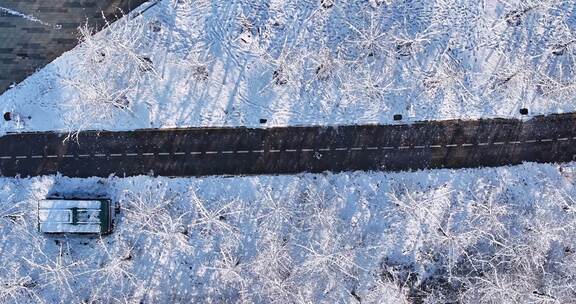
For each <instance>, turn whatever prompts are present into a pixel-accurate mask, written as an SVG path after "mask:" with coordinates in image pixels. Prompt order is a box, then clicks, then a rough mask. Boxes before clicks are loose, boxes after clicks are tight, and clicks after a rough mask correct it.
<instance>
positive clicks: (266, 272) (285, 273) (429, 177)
mask: <svg viewBox="0 0 576 304" xmlns="http://www.w3.org/2000/svg"><path fill="white" fill-rule="evenodd" d="M575 181H576V164H575V163H572V164H568V165H563V166H553V165H534V164H525V165H521V166H517V167H513V168H496V169H474V170H457V171H449V170H437V171H422V172H414V173H392V174H386V173H362V172H358V173H351V174H335V175H333V174H320V175H312V174H307V175H297V176H261V177H233V178H222V177H213V178H197V179H168V178H153V177H147V176H141V177H134V178H116V177H111V178H108V179H96V178H93V179H83V180H81V179H69V178H63V177H55V176H51V177H41V178H31V179H2V180H0V185H1V186H0V260H1V261H2V263H1V264H0V302H3V303H5V302H10V303H30V302H37V303H59V302H75V303H81V302H82V303H116V302H117V303H125V302H128V303H138V302H140V303H194V302H203V303H234V302H244V303H355V302H360V301H362V303H448V302H450V303H456V302H458V301H461V302H462V303H573V301H574V299H576V289H575V286H574V282H576V239H575V238H574V235H575V233H576V201H575V200H574V197H575V196H576V188H575V187H574V183H575ZM78 189H81V190H83V191H89V192H96V193H102V194H106V195H109V196H110V197H111V198H112V199H114V200H117V201H119V202H120V203H121V207H122V211H121V214H120V216H119V222H118V223H117V224H116V227H115V232H114V233H113V234H112V235H110V236H107V237H103V238H89V239H87V238H79V237H63V236H59V237H58V236H54V237H50V236H45V235H41V234H39V233H37V231H36V229H37V228H36V218H35V216H36V215H35V212H34V210H35V208H36V201H37V200H38V199H40V198H44V197H45V196H46V195H48V194H49V193H66V192H67V191H72V192H75V191H78Z"/></svg>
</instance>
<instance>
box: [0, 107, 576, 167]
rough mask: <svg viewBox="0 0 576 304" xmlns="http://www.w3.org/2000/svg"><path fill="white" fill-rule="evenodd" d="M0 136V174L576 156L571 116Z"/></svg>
mask: <svg viewBox="0 0 576 304" xmlns="http://www.w3.org/2000/svg"><path fill="white" fill-rule="evenodd" d="M64 138H65V135H63V134H56V133H23V134H11V135H7V136H3V137H0V176H9V177H11V176H18V175H19V176H22V177H25V176H37V175H49V174H55V173H58V172H59V173H61V174H62V175H64V176H71V177H89V176H102V177H105V176H109V175H110V174H115V175H117V176H133V175H141V174H152V175H162V176H203V175H251V174H288V173H300V172H323V171H333V172H340V171H353V170H385V171H400V170H417V169H433V168H468V167H490V166H501V165H514V164H519V163H522V162H567V161H572V160H575V159H576V114H575V113H571V114H559V115H548V116H537V117H534V118H532V119H530V120H526V121H521V120H516V119H485V120H475V121H460V120H448V121H437V122H417V123H413V124H406V125H364V126H338V127H287V128H271V129H247V128H210V129H205V128H197V129H171V130H140V131H134V132H96V131H89V132H83V133H80V135H79V137H78V142H71V141H67V142H64V143H63V139H64Z"/></svg>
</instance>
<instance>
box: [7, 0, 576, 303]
mask: <svg viewBox="0 0 576 304" xmlns="http://www.w3.org/2000/svg"><path fill="white" fill-rule="evenodd" d="M146 7H147V5H145V6H144V7H142V8H140V10H143V9H144V8H146ZM575 26H576V1H574V0H569V1H498V0H483V1H482V0H481V1H450V0H429V1H428V0H420V1H418V0H413V1H399V0H349V1H343V0H323V1H320V0H314V1H312V0H290V1H284V0H251V1H249V0H226V1H224V0H223V1H207V0H162V1H160V2H158V4H157V5H155V6H153V7H152V8H150V9H149V10H146V12H145V13H144V14H142V15H140V16H133V17H131V18H124V19H122V20H121V21H120V22H118V23H116V24H114V25H112V26H110V27H109V28H108V29H107V30H105V31H104V32H102V33H100V34H97V35H95V36H91V35H83V38H82V39H83V40H84V43H83V44H82V45H81V46H79V47H77V48H76V49H74V50H72V51H70V52H68V53H66V54H64V55H63V56H62V57H60V58H58V59H57V60H56V61H55V62H53V63H52V64H50V65H48V66H47V67H46V68H44V69H42V70H40V71H38V72H37V73H36V74H34V75H33V76H32V77H30V78H28V79H27V80H26V81H24V82H23V83H21V84H19V85H17V86H15V87H14V88H12V89H11V90H9V91H8V92H6V93H5V94H3V95H1V96H0V114H1V113H4V112H7V111H9V112H11V113H12V114H13V118H14V119H13V120H12V121H8V122H6V121H4V120H2V121H0V135H1V134H3V133H5V132H20V131H44V130H63V131H69V132H75V131H78V130H83V129H107V130H131V129H138V128H165V127H188V126H250V127H271V126H287V125H302V124H306V125H308V124H319V125H325V124H330V125H333V124H363V123H391V120H392V116H393V114H397V113H398V114H403V115H404V117H405V121H413V120H427V119H433V120H434V119H448V118H478V117H494V116H497V117H519V115H518V110H519V108H521V107H527V108H529V109H530V111H531V113H532V114H543V113H557V112H569V111H576V99H575V98H576V94H575V93H576V87H575V82H574V79H576V78H575V77H574V76H575V75H574V74H575V72H574V71H573V67H574V64H575V62H574V58H575V55H576V44H575V43H576V36H575V35H576V33H575ZM83 32H84V34H87V33H89V32H90V31H89V30H84V31H83ZM261 119H265V120H266V122H265V123H261V122H260V120H261ZM0 149H1V147H0ZM79 189H80V190H81V191H83V192H88V193H101V194H106V195H108V196H109V197H110V198H112V199H113V200H114V201H115V202H119V203H120V205H121V213H120V215H119V217H118V218H119V220H118V222H117V223H116V227H115V232H114V233H113V234H112V235H110V236H106V237H103V238H98V237H92V238H83V237H75V236H67V237H66V236H46V235H42V234H40V233H38V232H37V226H36V224H37V219H36V203H37V200H39V199H43V198H45V197H46V196H47V195H49V194H51V193H62V192H64V193H65V192H77V191H78V190H79ZM575 197H576V163H570V164H565V165H536V164H524V165H521V166H515V167H502V168H490V169H470V170H434V171H419V172H411V173H376V172H354V173H343V174H302V175H294V176H253V177H210V178H188V179H184V178H182V179H169V178H153V177H147V176H141V177H133V178H118V177H110V178H108V179H98V178H91V179H70V178H64V177H60V176H45V177H37V178H28V179H26V178H17V179H8V178H0V303H50V304H52V303H360V302H361V303H391V304H396V303H418V304H420V303H559V304H560V303H562V304H563V303H576V300H575V299H576V283H575V282H576V238H575V237H574V236H575V235H576V199H575Z"/></svg>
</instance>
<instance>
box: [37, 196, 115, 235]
mask: <svg viewBox="0 0 576 304" xmlns="http://www.w3.org/2000/svg"><path fill="white" fill-rule="evenodd" d="M113 208H114V206H113V204H112V202H111V201H110V200H109V199H94V200H88V199H62V198H54V199H50V198H49V199H45V200H41V201H38V231H39V232H43V233H74V234H109V233H111V232H112V228H113V221H114V210H113Z"/></svg>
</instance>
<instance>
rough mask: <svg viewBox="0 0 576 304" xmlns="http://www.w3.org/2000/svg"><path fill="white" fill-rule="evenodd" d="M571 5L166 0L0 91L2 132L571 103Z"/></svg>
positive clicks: (427, 113) (452, 112)
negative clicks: (5, 118) (10, 116)
mask: <svg viewBox="0 0 576 304" xmlns="http://www.w3.org/2000/svg"><path fill="white" fill-rule="evenodd" d="M146 5H147V4H145V5H144V7H146ZM144 7H143V8H144ZM143 8H141V9H143ZM575 11H576V1H574V0H569V1H541V0H530V1H500V0H485V1H446V0H435V1H422V0H412V1H399V0H385V1H384V0H370V1H367V0H352V1H334V0H325V1H319V0H318V1H316V0H315V1H311V0H291V1H285V0H258V1H254V0H230V1H208V0H162V1H160V2H159V3H158V5H156V6H154V7H152V8H151V9H149V10H147V11H146V13H144V14H143V15H142V16H139V17H136V18H133V19H132V20H130V21H129V22H128V20H127V18H125V19H124V20H123V22H120V23H119V24H117V25H116V26H113V27H111V29H109V30H108V31H107V32H106V33H103V34H101V35H99V36H97V37H95V38H91V39H89V40H91V42H89V43H85V44H84V46H81V47H78V48H76V49H75V50H73V51H71V52H68V53H66V54H64V55H63V56H62V57H61V58H59V59H57V60H56V61H55V62H54V63H52V64H50V65H48V66H47V67H46V68H44V69H43V70H41V71H39V72H38V73H36V74H35V75H34V76H32V77H30V78H29V79H28V80H26V81H25V82H24V83H22V84H20V85H18V86H16V87H15V88H13V89H12V90H10V91H8V92H7V93H5V94H3V95H2V96H0V111H2V112H6V111H11V112H13V113H14V114H16V115H15V117H16V119H15V120H13V121H11V122H0V132H7V131H27V130H78V129H109V130H118V129H135V128H150V127H153V128H156V127H185V126H238V125H241V126H252V127H270V126H285V125H300V124H362V123H390V122H391V120H392V116H393V114H403V115H404V116H405V117H406V120H408V121H410V120H424V119H447V118H478V117H493V116H499V117H518V116H519V114H518V110H519V108H521V107H527V108H529V110H530V112H531V113H532V114H542V113H556V112H568V111H575V110H576V102H575V94H574V93H575V92H576V90H575V88H576V87H575V84H574V78H575V77H574V76H575V74H574V59H575V57H574V56H575V54H576V53H575V52H576V48H575V44H574V43H575V42H576V37H575V36H574V35H575V34H574V28H575V25H576V14H575V13H574V12H575ZM110 105H113V106H110ZM260 119H266V120H267V123H265V124H260V122H259V121H260Z"/></svg>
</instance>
